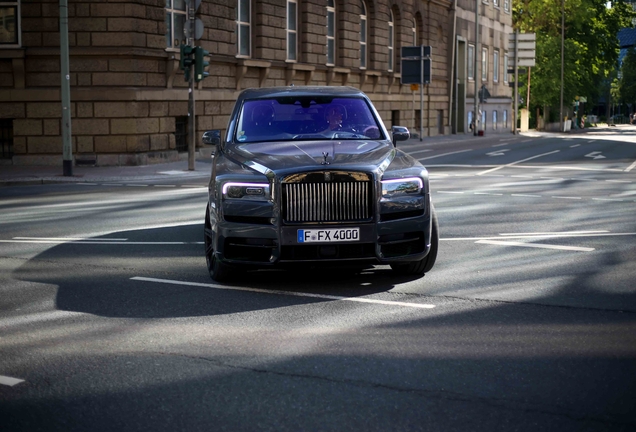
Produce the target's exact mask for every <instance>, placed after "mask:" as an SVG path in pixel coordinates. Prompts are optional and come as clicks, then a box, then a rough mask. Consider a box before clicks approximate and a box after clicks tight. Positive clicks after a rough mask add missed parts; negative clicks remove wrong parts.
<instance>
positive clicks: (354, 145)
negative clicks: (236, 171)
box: [227, 140, 396, 174]
mask: <svg viewBox="0 0 636 432" xmlns="http://www.w3.org/2000/svg"><path fill="white" fill-rule="evenodd" d="M395 154H396V149H395V147H394V146H393V144H392V143H391V142H390V141H371V140H347V141H343V140H330V141H325V140H321V141H283V142H280V141H279V142H260V143H245V144H235V145H232V146H231V147H230V148H228V151H227V155H228V157H230V158H231V159H234V160H235V161H237V162H239V163H241V164H243V165H246V166H248V167H250V168H252V169H255V170H256V171H259V172H261V173H263V174H266V173H267V171H273V172H280V171H287V170H291V171H293V170H298V169H307V168H310V169H311V168H316V169H324V168H326V167H331V168H336V167H343V166H345V165H353V166H372V167H374V168H376V169H379V170H380V171H384V169H386V167H387V166H388V165H389V164H390V163H391V162H392V161H393V159H394V157H395Z"/></svg>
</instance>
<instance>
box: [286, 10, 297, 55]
mask: <svg viewBox="0 0 636 432" xmlns="http://www.w3.org/2000/svg"><path fill="white" fill-rule="evenodd" d="M292 4H293V5H294V7H295V8H294V11H295V14H294V16H293V17H291V16H290V13H289V8H290V5H292ZM292 18H293V24H294V28H293V29H292V28H290V25H289V24H290V22H291V19H292ZM285 29H286V32H287V48H286V54H285V56H286V57H285V58H286V61H288V62H293V63H295V62H297V61H298V0H287V20H286V22H285ZM292 36H293V39H294V49H293V50H292V49H291V47H290V41H291V39H292ZM292 51H293V52H292ZM290 54H293V58H292V57H291V55H290Z"/></svg>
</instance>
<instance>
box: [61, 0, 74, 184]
mask: <svg viewBox="0 0 636 432" xmlns="http://www.w3.org/2000/svg"><path fill="white" fill-rule="evenodd" d="M60 70H61V82H62V86H61V96H62V154H63V158H62V173H63V175H64V176H66V177H71V176H73V146H72V144H71V81H70V80H71V76H70V74H69V60H68V0H60Z"/></svg>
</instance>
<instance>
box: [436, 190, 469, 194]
mask: <svg viewBox="0 0 636 432" xmlns="http://www.w3.org/2000/svg"><path fill="white" fill-rule="evenodd" d="M437 193H441V194H463V193H464V192H458V191H437Z"/></svg>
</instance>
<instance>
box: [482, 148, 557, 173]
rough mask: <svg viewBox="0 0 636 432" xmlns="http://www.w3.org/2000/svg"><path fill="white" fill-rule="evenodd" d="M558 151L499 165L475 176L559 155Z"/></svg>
mask: <svg viewBox="0 0 636 432" xmlns="http://www.w3.org/2000/svg"><path fill="white" fill-rule="evenodd" d="M560 151H561V150H554V151H551V152H548V153H542V154H540V155H536V156H532V157H529V158H526V159H522V160H519V161H516V162H511V163H509V164H506V165H500V166H498V167H495V168H491V169H489V170H486V171H483V172H480V173H477V175H479V176H481V175H484V174H489V173H491V172H493V171H497V170H500V169H502V168H506V167H510V166H513V165H516V164H520V163H521V162H526V161H529V160H532V159H537V158H540V157H543V156H547V155H551V154H554V153H559V152H560ZM535 168H536V167H535Z"/></svg>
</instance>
